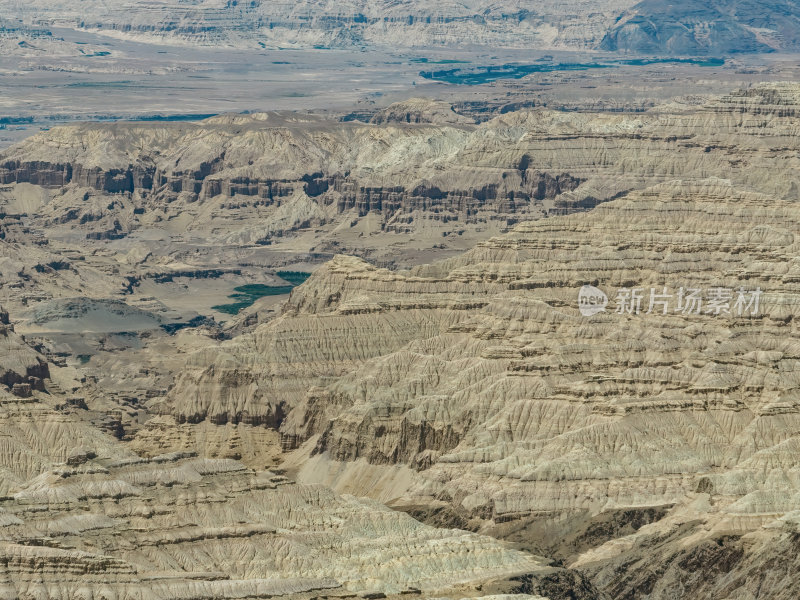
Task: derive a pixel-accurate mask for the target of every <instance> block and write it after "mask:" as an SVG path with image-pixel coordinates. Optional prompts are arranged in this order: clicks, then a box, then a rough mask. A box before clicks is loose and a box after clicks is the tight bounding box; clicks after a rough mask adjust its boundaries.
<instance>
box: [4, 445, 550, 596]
mask: <svg viewBox="0 0 800 600" xmlns="http://www.w3.org/2000/svg"><path fill="white" fill-rule="evenodd" d="M1 504H2V508H0V528H2V529H1V530H0V531H1V532H2V533H0V536H2V537H0V555H2V557H3V560H2V567H0V589H2V593H3V595H4V596H3V597H8V598H14V597H28V596H33V597H40V596H41V597H50V598H68V597H75V596H76V595H78V596H79V597H83V598H108V597H115V598H159V599H162V598H176V599H177V598H209V599H211V598H255V597H265V596H296V597H305V598H307V597H308V596H306V595H304V594H305V593H306V592H315V593H324V594H327V595H330V596H333V597H336V596H341V595H346V594H348V593H349V594H351V595H352V594H353V592H362V593H366V592H373V593H379V592H385V593H398V592H401V591H404V590H407V589H409V588H414V589H416V592H415V593H416V594H419V593H421V591H423V590H424V591H425V592H430V591H433V590H440V591H442V590H445V591H446V590H447V588H449V587H452V586H456V587H457V586H465V585H469V584H471V583H473V582H476V581H486V580H487V579H491V578H497V577H503V576H508V575H512V574H515V573H520V572H529V571H536V570H539V569H541V567H540V565H539V563H538V562H537V561H536V560H535V559H533V558H532V557H530V556H529V555H527V554H525V553H522V552H518V551H514V550H511V549H508V548H506V547H504V546H503V545H501V544H499V543H498V542H497V541H495V540H493V539H491V538H488V537H483V536H478V535H475V534H471V533H467V532H463V531H458V530H437V529H435V528H432V527H429V526H426V525H422V524H421V523H419V522H417V521H414V520H413V519H412V518H411V517H409V516H407V515H405V514H403V513H399V512H395V511H392V510H390V509H388V508H386V507H384V506H381V505H379V504H378V503H376V502H370V501H368V500H359V499H356V498H354V497H351V496H338V495H336V494H335V493H333V492H331V491H330V490H328V489H325V488H322V487H320V486H313V485H312V486H306V485H299V484H292V483H289V482H288V481H287V480H286V478H285V477H282V476H277V475H274V474H272V473H270V472H259V473H256V472H253V471H251V470H249V469H247V468H246V467H244V465H242V464H241V463H239V462H237V461H234V460H225V459H217V460H211V459H201V458H193V457H192V455H186V454H180V453H176V454H171V455H162V456H159V457H155V458H153V459H149V460H147V459H139V458H132V459H122V460H112V459H110V458H101V457H98V458H97V459H95V460H88V461H85V462H83V463H82V464H78V465H76V466H74V467H70V466H66V465H63V466H60V467H57V468H55V469H52V470H48V471H45V472H44V473H42V475H40V476H38V477H36V478H34V479H32V480H30V481H29V482H27V483H26V484H23V485H21V486H19V487H17V488H16V489H14V490H12V491H11V495H10V496H9V497H7V498H5V499H4V500H2V502H1Z"/></svg>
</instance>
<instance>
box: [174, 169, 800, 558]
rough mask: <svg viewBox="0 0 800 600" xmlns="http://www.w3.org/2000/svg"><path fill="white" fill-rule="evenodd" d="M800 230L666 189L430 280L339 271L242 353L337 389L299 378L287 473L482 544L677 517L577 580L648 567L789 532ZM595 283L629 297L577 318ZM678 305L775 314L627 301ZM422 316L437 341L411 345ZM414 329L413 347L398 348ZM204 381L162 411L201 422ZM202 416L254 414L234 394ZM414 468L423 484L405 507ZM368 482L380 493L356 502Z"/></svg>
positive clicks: (346, 265) (428, 338)
mask: <svg viewBox="0 0 800 600" xmlns="http://www.w3.org/2000/svg"><path fill="white" fill-rule="evenodd" d="M798 222H800V214H797V205H796V203H795V202H793V201H788V200H781V199H779V198H778V197H776V196H768V195H762V194H757V193H753V192H746V191H742V190H740V189H739V188H737V187H736V186H733V185H731V183H730V182H728V181H724V180H720V179H716V178H712V179H707V180H704V181H699V182H696V183H691V184H687V183H681V182H668V183H664V184H660V185H658V186H656V187H653V188H649V189H647V190H644V191H642V192H634V193H631V194H630V195H628V196H626V197H625V198H623V199H619V200H615V201H612V202H609V203H606V204H603V205H601V206H599V207H597V208H596V209H594V210H593V211H591V212H588V213H581V214H573V215H568V216H562V217H552V218H549V219H545V220H540V221H537V222H531V223H525V224H522V225H519V226H518V227H517V228H516V229H515V230H514V231H513V232H512V233H510V234H508V235H505V236H502V237H498V238H495V239H492V240H490V241H488V242H485V243H482V244H480V245H479V246H478V247H476V248H475V249H474V250H472V251H469V252H467V253H466V254H464V255H462V256H460V257H458V258H454V259H451V260H448V261H445V262H443V263H439V264H435V265H431V266H430V267H418V268H416V269H414V270H412V271H406V272H389V271H387V270H383V269H376V268H374V267H370V266H369V265H367V264H366V263H364V262H363V261H359V260H355V259H352V258H345V257H339V258H337V259H335V260H334V261H332V262H331V263H329V264H328V265H327V266H326V267H325V268H324V269H322V270H320V271H319V272H318V273H317V274H315V275H314V276H312V278H311V279H310V280H309V281H308V282H307V283H306V284H305V285H303V286H301V287H300V288H297V289H296V290H295V291H294V292H293V293H292V296H291V298H290V300H289V301H288V302H287V304H286V306H285V309H284V314H283V316H282V317H281V318H280V319H278V320H276V321H274V322H272V323H267V324H265V325H261V326H259V328H258V329H257V330H256V331H255V332H254V334H253V335H252V337H245V338H243V339H234V340H232V341H231V342H229V343H227V345H226V352H227V353H229V354H232V355H234V356H238V357H240V358H239V359H238V361H239V364H243V363H246V362H250V363H252V364H253V365H259V364H269V365H274V364H276V362H277V361H278V360H279V361H281V362H283V361H285V360H286V358H281V357H287V356H294V357H296V360H299V361H300V363H299V364H302V365H304V367H303V369H307V370H309V371H311V370H315V371H316V372H317V373H321V374H326V375H328V377H335V378H334V379H333V380H332V381H329V382H327V383H326V382H325V380H324V379H325V378H324V377H318V378H316V379H313V380H311V379H306V380H304V383H303V386H301V387H306V388H307V387H308V386H309V385H311V384H313V385H314V386H315V387H313V388H311V389H310V390H309V391H308V392H307V393H306V396H305V398H302V394H299V393H296V392H294V393H292V394H283V395H281V396H280V397H281V398H286V399H287V409H291V412H289V414H288V417H287V418H286V419H285V420H284V421H283V423H282V424H281V432H282V435H283V439H284V441H285V444H286V445H287V446H299V448H298V449H297V450H296V451H294V453H293V454H292V455H291V456H290V458H289V459H288V460H287V462H286V466H287V467H290V468H291V469H293V471H294V472H296V473H297V476H298V477H299V478H300V480H302V481H306V482H311V481H319V482H325V483H326V484H328V485H332V486H334V487H336V486H337V485H341V488H342V489H347V490H348V491H357V493H361V494H367V495H372V496H373V497H376V498H380V499H381V500H383V501H391V502H393V503H395V504H400V505H409V506H410V505H414V506H417V505H420V504H426V503H428V504H431V503H433V504H435V503H436V501H437V500H441V499H445V500H447V502H449V503H450V504H451V505H452V506H455V507H456V508H457V509H458V510H460V511H463V512H465V513H466V514H467V515H472V516H475V517H480V518H481V519H483V523H484V526H486V527H491V523H492V522H494V523H500V522H502V521H505V520H509V519H512V520H513V519H527V518H529V516H532V515H543V514H548V515H554V514H561V515H568V514H580V513H583V512H588V513H589V514H595V515H596V514H600V513H602V512H604V511H610V510H618V509H637V508H641V507H648V506H667V507H670V506H675V508H673V509H672V512H670V513H669V514H670V515H671V516H669V517H668V518H667V519H665V520H663V521H660V522H659V523H657V524H656V525H653V526H652V527H651V528H650V529H647V528H643V530H642V531H641V532H639V533H636V534H633V536H632V537H631V538H629V539H627V540H620V541H613V542H609V543H608V545H607V546H601V547H599V548H598V549H596V550H592V551H591V552H590V553H589V554H587V555H586V556H585V557H581V558H579V559H578V560H577V562H576V563H575V566H576V567H578V568H581V569H587V568H588V569H590V570H591V569H594V568H595V567H594V565H596V564H600V565H602V564H603V561H608V560H612V559H614V560H616V559H615V557H620V556H628V554H626V552H628V553H630V552H642V550H640V549H639V545H638V544H639V543H644V542H642V540H646V539H648V538H647V536H648V535H656V534H658V535H662V536H663V535H667V534H669V533H670V532H672V533H674V532H675V531H677V530H678V529H679V528H680V527H683V528H686V527H688V528H689V529H692V527H697V526H696V525H692V526H690V525H688V524H689V523H695V524H696V523H697V522H701V523H703V526H702V527H700V528H699V529H696V531H695V533H694V534H693V535H694V537H689V538H687V539H685V540H684V541H683V542H682V543H683V544H697V543H700V541H701V540H702V539H704V538H706V537H709V536H711V537H713V536H717V535H722V534H725V535H733V536H739V535H742V534H746V533H748V532H753V531H759V530H761V528H767V529H765V530H764V531H772V532H776V534H777V532H786V531H789V529H787V528H790V525H788V524H786V522H785V520H784V519H783V516H784V515H786V514H787V513H792V511H794V509H795V506H796V501H795V495H797V494H798V493H800V489H798V488H797V486H796V485H795V479H796V478H795V477H794V475H792V473H793V472H794V470H797V469H798V468H800V465H798V459H797V456H796V452H794V451H793V448H794V445H795V444H796V442H797V439H796V436H795V432H796V430H797V427H798V423H800V422H799V421H798V414H800V413H798V406H797V402H796V398H795V396H796V392H797V390H796V388H797V381H796V380H797V374H796V371H797V365H798V356H797V350H798V348H800V345H798V343H797V340H796V337H797V332H796V331H795V325H794V323H795V317H796V313H797V312H798V310H800V296H798V291H799V290H798V287H797V276H796V273H795V270H796V269H795V267H796V265H795V263H796V255H797V252H798V249H799V248H798V246H797V235H798V230H797V225H796V223H798ZM587 283H590V284H593V285H597V286H598V287H600V288H602V289H604V290H605V291H606V292H607V293H608V294H609V296H610V297H611V298H612V305H611V307H610V308H609V311H608V312H605V313H601V314H598V315H595V316H592V317H584V316H581V314H580V313H579V311H578V304H577V301H578V297H577V295H578V290H579V289H580V287H581V286H582V285H585V284H587ZM664 286H667V287H668V288H670V289H671V290H672V293H673V294H674V293H676V292H677V290H678V288H679V287H686V288H689V287H692V288H694V287H697V288H703V289H707V288H711V287H716V286H721V287H725V288H731V289H734V290H736V289H738V288H739V287H744V288H746V289H747V290H755V289H756V288H759V289H761V290H762V291H763V295H762V296H761V308H760V311H759V314H758V315H752V316H743V317H738V316H736V315H735V314H733V315H725V314H721V315H719V316H715V315H714V314H706V313H705V312H703V313H701V314H688V315H687V314H683V313H682V312H675V311H674V310H670V312H669V314H666V315H664V314H661V312H660V308H657V310H656V311H655V313H653V314H639V315H632V314H631V315H629V314H616V313H615V312H614V309H613V297H614V293H615V291H616V290H617V289H618V288H621V287H639V288H643V289H645V290H646V291H647V292H649V290H650V288H651V287H653V288H656V289H657V290H659V291H660V290H661V289H662V288H663V287H664ZM646 310H647V306H646V304H645V306H644V307H643V312H645V311H646ZM423 315H425V318H426V319H428V321H426V322H427V323H431V322H434V321H435V323H436V326H435V327H433V328H428V329H425V330H418V329H416V330H415V329H413V328H414V327H418V326H419V325H418V324H419V323H420V322H421V321H420V319H421V318H422V316H423ZM342 319H349V321H348V331H349V332H350V335H351V336H357V335H359V334H360V333H361V332H365V333H366V332H368V335H369V336H370V337H371V338H372V337H373V336H375V335H376V330H375V329H374V328H375V327H376V326H378V324H380V326H383V327H386V329H384V330H382V332H381V333H380V335H381V338H380V339H381V344H380V346H373V348H375V355H374V356H372V357H370V356H369V355H368V354H365V353H362V354H359V356H358V357H357V360H356V361H353V360H352V355H347V354H344V355H343V354H342V352H343V349H342V347H341V343H340V342H339V341H338V338H337V336H338V333H337V332H338V331H339V330H338V327H337V324H338V323H341V320H342ZM399 319H406V321H404V325H403V327H402V332H403V333H411V334H412V337H413V339H411V340H409V339H407V338H404V337H403V336H402V335H399V334H398V333H397V332H395V331H393V330H392V327H391V326H392V324H395V323H398V322H400V321H398V320H399ZM415 331H416V332H417V333H415ZM309 337H313V338H314V339H315V345H314V351H313V352H310V351H309V350H308V349H307V345H306V344H307V342H306V340H307V339H308V338H309ZM253 339H255V340H258V342H257V343H255V344H254V343H253V342H252V340H253ZM374 343H375V341H373V344H374ZM393 344H396V349H395V350H390V351H388V352H387V348H389V347H391V346H392V345H393ZM352 347H357V348H360V347H362V346H361V344H357V345H355V346H351V348H352ZM277 348H279V349H280V353H279V354H275V349H277ZM205 356H206V357H207V359H208V358H212V359H213V360H219V358H217V357H218V356H219V353H216V352H213V353H211V355H210V356H209V355H207V354H206V355H205ZM245 357H246V358H245ZM197 359H198V361H199V362H198V363H196V364H199V365H202V364H207V363H204V362H203V358H202V357H201V356H197ZM276 359H277V360H276ZM314 362H315V363H316V364H317V365H318V366H317V367H316V368H312V367H311V366H310V365H311V363H314ZM294 364H295V365H297V364H298V363H297V362H295V363H294ZM332 365H335V366H336V367H337V368H341V371H340V374H339V375H338V376H336V375H335V373H334V371H335V368H334V369H331V366H332ZM294 368H296V366H295V367H294ZM204 369H205V370H204V371H198V372H195V373H191V372H187V373H186V374H185V375H184V379H183V380H182V381H181V383H180V384H179V385H178V386H176V388H175V389H174V390H173V391H172V392H171V393H170V394H169V396H168V397H167V398H166V399H165V401H164V407H169V410H170V411H172V412H173V413H174V414H176V415H178V416H179V418H185V417H182V416H181V415H196V414H197V410H196V399H195V398H196V396H195V395H189V396H188V397H187V396H185V395H184V394H183V393H182V390H187V389H193V388H192V385H193V384H194V385H198V384H196V383H194V382H200V381H203V380H204V378H205V377H208V376H209V375H211V373H212V371H211V370H210V368H209V367H204ZM259 369H260V368H258V367H257V368H256V369H252V368H251V369H248V370H247V371H245V372H243V373H242V374H241V375H240V378H239V380H238V381H241V382H242V384H241V385H243V386H251V385H253V381H255V382H256V383H255V385H254V387H253V389H258V388H259V387H260V386H261V385H262V383H261V382H262V381H269V380H270V379H269V378H268V377H265V376H264V375H263V374H259ZM323 369H326V371H323ZM327 369H331V370H327ZM283 372H284V373H291V372H292V371H289V370H284V371H283ZM197 373H201V374H200V375H198V374H197ZM254 375H255V380H253V379H252V377H253V376H254ZM187 380H188V383H187ZM211 381H212V382H213V381H214V379H213V377H212V379H211ZM226 381H229V380H226ZM234 381H237V380H234ZM286 383H287V382H286V380H282V385H286ZM204 385H206V386H207V387H206V389H207V390H209V389H213V387H214V384H213V383H210V384H208V383H206V384H204ZM236 385H238V383H237V384H236ZM233 389H236V388H235V387H234V388H233ZM205 398H206V399H207V401H210V402H212V403H220V404H219V406H222V407H226V410H227V412H228V414H230V413H231V412H233V411H235V410H238V408H237V407H238V404H237V403H236V401H235V400H233V399H229V398H226V397H225V396H220V395H218V394H213V393H212V394H211V396H208V395H206V396H205ZM209 398H213V400H209ZM261 404H262V405H263V402H262V403H261ZM215 414H217V415H219V414H220V409H217V410H216V412H215ZM304 440H308V441H307V442H306V443H303V442H304ZM400 467H402V468H403V469H406V467H411V470H405V471H402V473H403V475H402V477H403V478H404V480H405V483H404V484H402V486H401V487H400V488H399V489H398V487H397V482H398V481H402V479H401V480H398V477H399V476H400V474H401V470H399V468H400ZM359 479H360V480H362V481H364V482H369V484H365V485H364V486H363V487H361V488H360V489H359V488H358V486H357V484H356V483H355V482H357V481H358V480H359ZM390 489H391V492H390V493H388V494H387V493H386V492H385V490H387V491H388V490H390ZM708 494H710V497H711V502H710V503H709V502H705V503H702V502H699V503H698V499H702V498H708ZM690 506H691V507H693V508H691V509H690V508H689V507H690ZM682 531H685V529H684V530H682ZM787 535H788V534H787ZM626 544H627V545H626ZM637 556H640V555H638V554H637ZM620 560H622V558H620ZM665 560H666V559H665ZM587 565H589V566H587ZM598 568H600V567H598ZM609 568H610V567H609Z"/></svg>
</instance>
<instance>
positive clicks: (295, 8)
mask: <svg viewBox="0 0 800 600" xmlns="http://www.w3.org/2000/svg"><path fill="white" fill-rule="evenodd" d="M2 17H7V18H9V19H11V18H13V19H15V20H16V19H19V18H20V17H21V18H22V21H23V22H24V23H26V24H29V25H30V24H33V25H36V26H45V27H68V28H71V29H76V30H79V31H90V32H93V33H99V34H103V35H107V36H111V37H119V38H125V39H133V40H137V41H140V42H150V43H160V44H164V43H166V44H174V45H181V46H197V45H200V46H228V47H230V46H233V47H240V48H242V47H243V48H253V49H261V48H312V47H313V48H318V49H319V48H326V47H338V48H347V47H365V46H391V47H393V48H398V47H399V48H407V47H431V46H432V47H441V46H444V47H450V48H453V47H470V46H475V45H484V46H492V47H495V48H496V47H512V48H533V49H536V50H543V49H572V50H575V49H595V48H601V49H604V50H612V51H625V52H631V53H641V54H652V53H663V54H670V55H678V56H685V55H696V54H706V53H708V54H713V55H720V54H730V53H741V52H772V51H775V50H781V49H782V50H792V49H794V50H796V49H797V46H798V29H799V28H800V27H799V26H798V10H797V8H796V7H795V6H794V4H793V3H792V2H786V1H780V0H769V1H761V2H750V1H741V0H738V1H735V0H721V1H717V2H712V3H706V4H703V5H700V6H698V5H697V4H696V3H693V2H690V1H688V0H682V1H678V2H671V3H669V4H666V5H665V4H664V3H661V2H656V1H654V0H644V1H642V2H638V3H637V2H636V1H635V0H585V1H582V2H556V1H554V0H544V1H539V2H532V1H531V0H504V1H500V2H487V1H486V0H467V1H462V2H453V1H442V2H436V3H434V4H431V3H425V2H420V1H419V0H415V1H407V2H400V3H398V2H389V1H387V0H347V1H344V2H336V3H329V2H321V1H319V0H301V1H299V2H283V1H280V2H275V1H272V0H271V1H267V0H250V1H249V2H235V1H231V2H228V1H225V2H222V1H220V0H196V1H193V2H177V1H176V0H158V1H152V0H150V1H147V2H144V1H141V0H126V1H125V2H119V3H117V4H115V5H113V6H111V5H108V4H106V3H104V2H101V1H99V0H90V1H83V2H77V1H75V0H69V1H64V2H58V3H55V4H54V3H51V2H45V1H44V0H34V1H31V2H19V1H14V2H8V3H7V6H6V7H5V10H4V11H0V18H2ZM15 24H16V23H15Z"/></svg>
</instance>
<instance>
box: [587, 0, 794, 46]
mask: <svg viewBox="0 0 800 600" xmlns="http://www.w3.org/2000/svg"><path fill="white" fill-rule="evenodd" d="M798 42H800V11H798V9H797V6H796V5H795V3H794V2H787V1H786V0H777V1H772V2H754V1H752V0H718V1H714V2H708V3H703V4H702V5H698V4H697V3H695V2H690V1H686V0H684V1H682V2H671V3H669V4H664V3H662V2H658V1H654V0H645V1H644V2H639V3H638V4H636V5H634V6H633V7H631V8H630V9H629V10H627V11H626V12H625V13H623V14H622V15H621V17H620V18H619V19H618V20H617V22H616V23H615V24H614V26H613V27H612V28H611V29H610V30H609V31H608V33H607V34H606V36H605V37H604V38H603V41H602V43H601V44H600V48H602V49H603V50H611V51H625V52H634V53H640V54H651V53H659V54H671V55H678V56H686V55H698V54H710V55H713V56H720V55H726V54H735V53H756V52H775V51H776V50H794V51H796V50H797V47H798Z"/></svg>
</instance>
